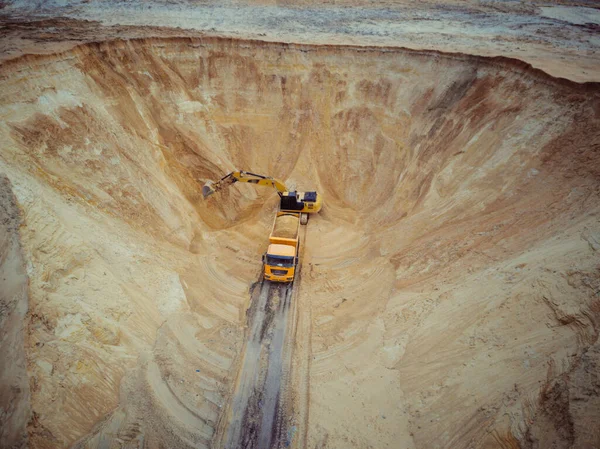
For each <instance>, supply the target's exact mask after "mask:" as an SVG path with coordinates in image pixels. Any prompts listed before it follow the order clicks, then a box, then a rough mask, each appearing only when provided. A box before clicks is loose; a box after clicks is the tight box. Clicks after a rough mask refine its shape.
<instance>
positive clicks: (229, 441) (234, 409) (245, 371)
mask: <svg viewBox="0 0 600 449" xmlns="http://www.w3.org/2000/svg"><path fill="white" fill-rule="evenodd" d="M292 293H293V285H292V284H289V285H280V284H274V283H271V282H269V281H263V282H261V283H260V284H258V285H257V286H256V287H255V289H254V291H253V298H252V307H251V308H250V310H249V313H248V323H249V329H250V332H249V339H248V342H247V345H246V350H245V354H244V360H243V362H242V368H241V371H240V374H239V377H238V379H239V380H238V386H237V390H236V393H235V395H234V397H233V400H232V404H231V409H230V417H231V418H230V421H229V426H228V428H227V433H226V437H225V445H224V447H226V448H232V449H233V448H241V447H243V448H275V447H278V446H279V442H280V434H281V432H280V431H279V429H280V428H281V416H282V414H281V413H279V410H280V402H281V401H280V393H281V390H282V387H283V388H285V385H282V374H283V372H284V370H285V367H284V364H286V361H288V360H289V358H287V357H286V354H284V352H285V351H284V347H285V343H286V342H285V339H286V329H287V326H288V321H289V320H288V318H289V315H290V314H289V311H290V304H291V299H292Z"/></svg>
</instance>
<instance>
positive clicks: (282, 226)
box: [273, 215, 298, 239]
mask: <svg viewBox="0 0 600 449" xmlns="http://www.w3.org/2000/svg"><path fill="white" fill-rule="evenodd" d="M297 232H298V217H297V216H292V215H281V216H279V217H277V218H276V219H275V226H274V227H273V236H274V237H281V238H285V239H293V238H295V237H296V235H297Z"/></svg>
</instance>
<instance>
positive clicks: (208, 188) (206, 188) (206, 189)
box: [202, 181, 215, 199]
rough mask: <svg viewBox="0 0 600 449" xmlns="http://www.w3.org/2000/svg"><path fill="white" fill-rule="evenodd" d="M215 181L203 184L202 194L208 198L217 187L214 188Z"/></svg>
mask: <svg viewBox="0 0 600 449" xmlns="http://www.w3.org/2000/svg"><path fill="white" fill-rule="evenodd" d="M213 184H214V182H212V181H206V183H205V184H204V185H203V186H202V196H203V197H204V198H205V199H206V198H208V197H209V196H211V195H212V194H213V193H215V189H214V188H213Z"/></svg>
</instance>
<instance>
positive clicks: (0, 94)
mask: <svg viewBox="0 0 600 449" xmlns="http://www.w3.org/2000/svg"><path fill="white" fill-rule="evenodd" d="M0 110H1V114H2V122H1V125H0V140H1V142H2V151H1V154H0V171H1V172H2V173H3V176H4V178H5V179H4V180H3V181H2V203H0V204H1V205H2V208H1V209H0V212H2V214H3V218H2V221H1V223H2V227H3V228H2V229H3V230H2V233H1V234H0V243H1V246H0V249H1V251H2V259H0V260H1V261H2V270H3V271H2V272H3V273H5V276H3V277H4V279H3V282H6V279H7V276H8V278H9V279H10V288H3V291H2V307H3V312H2V313H3V314H2V322H1V324H2V329H3V330H2V332H3V333H2V339H1V340H0V345H1V347H0V348H1V350H2V352H3V354H5V355H6V357H7V358H6V360H8V359H9V358H10V360H11V363H10V365H9V364H8V363H7V364H3V366H2V369H1V370H0V378H1V379H2V394H1V396H0V398H1V400H2V404H3V410H7V408H6V406H5V404H12V405H11V407H13V408H12V409H11V412H10V413H5V414H4V415H3V418H2V420H3V430H2V434H1V437H2V439H3V440H2V442H3V444H6V446H7V447H10V445H11V444H14V445H15V447H20V446H19V445H24V444H25V440H26V439H28V444H29V446H30V447H32V448H66V447H74V448H109V447H110V448H113V447H115V448H116V447H123V448H142V447H144V448H188V447H189V448H192V447H194V448H209V447H212V448H217V447H231V446H229V445H228V444H230V443H229V442H230V441H231V440H230V439H228V437H227V435H228V433H227V432H228V428H229V426H230V424H231V423H232V422H233V421H235V419H236V416H235V413H236V409H235V401H234V398H235V397H236V391H237V389H238V388H239V385H240V384H241V380H240V379H241V377H242V375H241V374H240V373H243V369H242V368H243V366H245V364H247V363H248V362H246V361H247V360H250V359H249V356H248V355H247V354H248V351H250V350H251V349H252V344H254V343H252V342H253V341H255V343H256V344H257V345H258V346H256V347H255V350H256V348H259V349H260V345H261V344H263V343H264V342H266V343H265V344H271V343H270V342H272V341H275V338H276V337H275V336H276V334H277V333H278V332H282V335H285V339H284V340H282V341H284V343H285V344H284V346H283V347H282V348H281V351H282V352H281V354H283V365H282V366H283V368H282V369H283V372H282V376H280V377H278V382H280V383H281V387H280V388H279V389H278V390H277V392H278V394H279V396H278V399H277V401H279V402H277V404H278V405H277V407H278V408H276V426H277V429H276V432H275V430H274V431H273V435H275V436H274V437H273V438H272V439H270V440H269V441H270V442H269V445H270V447H292V448H311V449H312V448H321V449H326V448H340V449H341V448H467V447H489V448H492V447H503V448H518V447H521V448H549V447H555V448H570V447H578V448H592V447H599V445H600V431H599V430H598V426H597V423H598V422H599V421H600V383H599V382H600V379H599V368H598V366H599V365H598V361H599V360H600V347H599V343H598V335H599V332H600V298H599V292H600V266H599V262H598V261H599V258H598V255H599V253H598V251H599V250H600V225H599V215H598V213H599V212H600V198H599V194H600V85H598V84H592V83H587V84H576V83H572V82H569V81H566V80H560V79H554V78H552V77H550V76H549V75H546V74H545V73H543V72H541V71H537V70H534V69H532V68H530V67H529V66H527V65H526V64H524V63H520V62H517V61H513V60H509V59H503V58H483V57H473V56H466V55H459V54H442V53H436V52H418V51H409V50H401V49H392V48H364V47H363V48H358V47H344V46H310V45H288V44H278V43H260V42H254V41H243V40H231V39H218V38H204V39H200V38H197V39H196V38H190V39H138V40H129V41H118V40H117V41H110V42H103V43H91V44H85V45H81V46H78V47H75V48H73V49H71V50H68V51H65V52H63V53H56V54H51V55H44V56H23V57H20V58H17V59H14V60H11V61H6V62H4V63H2V65H1V66H0ZM235 168H237V169H245V170H250V171H253V172H256V173H263V174H267V175H271V176H275V177H277V178H280V179H282V180H285V182H286V183H288V184H289V185H292V186H294V187H296V188H298V189H299V190H312V189H316V190H318V191H319V192H320V193H321V194H322V195H323V198H324V201H325V206H324V208H323V211H322V212H321V213H320V214H319V215H318V216H315V217H312V218H311V219H310V221H309V223H308V226H307V227H306V228H304V227H303V231H302V232H303V233H304V234H303V242H302V245H303V246H302V250H301V251H302V252H301V258H302V261H301V269H300V275H299V280H298V281H297V282H296V283H295V285H294V287H293V295H292V294H291V293H290V292H288V291H287V290H285V289H280V290H278V291H277V292H275V293H274V294H271V293H269V294H268V295H267V294H266V293H263V292H262V289H263V287H261V286H260V284H257V281H258V280H259V279H260V273H261V255H262V253H263V252H264V251H265V249H266V246H267V244H268V241H267V240H268V235H269V232H270V229H271V226H272V220H273V217H274V214H275V211H276V209H277V204H278V201H277V195H276V194H275V193H274V192H273V191H272V190H270V189H267V188H262V189H261V188H259V187H256V186H252V185H247V184H242V185H240V184H236V185H234V186H232V187H231V188H229V189H228V190H226V191H223V192H220V193H218V194H215V195H213V196H211V197H210V198H209V199H207V200H203V199H202V195H201V188H202V183H203V182H204V181H205V180H208V179H211V180H216V179H218V178H220V177H221V176H222V175H223V174H225V173H227V172H229V171H231V170H233V169H235ZM7 273H8V274H7ZM5 285H9V284H5ZM265 295H266V296H265ZM269 295H270V296H269ZM289 295H292V296H291V297H290V296H289ZM260 298H263V299H260ZM265 298H266V299H265ZM290 298H291V299H290ZM261 301H263V303H261ZM27 302H28V309H27ZM261 304H262V305H261ZM261 307H262V309H261ZM284 307H289V314H288V315H287V320H288V327H287V328H285V330H282V329H279V330H278V328H277V323H276V322H275V324H273V327H272V328H271V327H269V326H271V325H270V324H269V326H266V327H265V328H264V329H265V331H264V332H262V331H261V329H258V328H257V329H254V328H253V325H252V321H251V319H252V318H253V317H255V316H256V314H260V313H263V315H264V316H265V317H271V318H269V319H270V320H271V321H273V320H275V321H276V318H273V317H277V316H279V315H278V314H279V313H280V310H283V309H282V308H284ZM257 310H258V311H257ZM261 310H262V312H261ZM286 313H287V312H286ZM7 323H8V324H7ZM10 323H13V324H14V323H24V324H23V325H22V326H18V325H16V326H14V325H12V324H10ZM253 332H254V333H253ZM253 336H255V337H256V340H252V338H254V337H253ZM15 341H16V342H17V343H15ZM20 341H22V342H23V345H24V351H22V350H19V349H18V348H19V344H18V342H20ZM21 347H23V346H21ZM245 354H246V357H245ZM260 357H262V356H260V355H258V356H257V357H256V361H257V363H259V364H260V363H262V362H261V359H260ZM264 375H265V376H267V378H268V376H269V374H268V373H267V372H266V371H265V373H264ZM264 380H265V379H263V381H264ZM255 400H256V404H255V407H254V408H253V409H252V413H255V414H258V415H256V416H255V415H253V416H250V417H249V418H248V420H249V421H248V420H247V422H255V423H256V422H261V417H260V413H261V407H262V406H263V405H264V402H262V398H261V397H256V398H255ZM265 400H266V399H265ZM237 418H238V419H239V417H237ZM253 420H254V421H253ZM257 426H259V425H258V424H257ZM257 428H258V430H256V429H254V428H253V429H254V430H253V431H252V432H255V433H252V432H250V433H249V434H248V435H247V438H246V439H245V440H244V443H243V444H244V445H243V446H239V447H260V446H259V443H258V441H259V440H258V439H257V438H259V437H258V436H257V435H258V434H259V433H260V432H261V430H260V428H259V427H257ZM262 432H263V433H264V429H262ZM261 435H262V434H261ZM269 438H271V437H269Z"/></svg>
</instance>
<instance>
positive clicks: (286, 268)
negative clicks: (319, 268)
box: [264, 243, 298, 282]
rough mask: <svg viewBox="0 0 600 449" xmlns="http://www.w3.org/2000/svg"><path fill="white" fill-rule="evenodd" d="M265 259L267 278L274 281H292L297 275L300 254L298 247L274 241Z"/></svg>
mask: <svg viewBox="0 0 600 449" xmlns="http://www.w3.org/2000/svg"><path fill="white" fill-rule="evenodd" d="M264 259H265V279H267V280H269V281H274V282H291V281H293V280H294V277H295V275H296V265H298V256H297V254H296V248H295V247H293V246H290V245H279V244H277V243H272V244H270V245H269V248H268V249H267V253H266V254H265V256H264Z"/></svg>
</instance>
